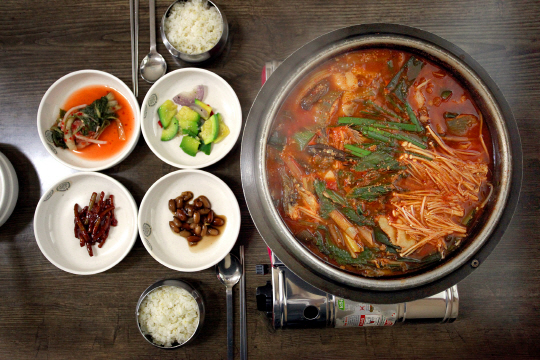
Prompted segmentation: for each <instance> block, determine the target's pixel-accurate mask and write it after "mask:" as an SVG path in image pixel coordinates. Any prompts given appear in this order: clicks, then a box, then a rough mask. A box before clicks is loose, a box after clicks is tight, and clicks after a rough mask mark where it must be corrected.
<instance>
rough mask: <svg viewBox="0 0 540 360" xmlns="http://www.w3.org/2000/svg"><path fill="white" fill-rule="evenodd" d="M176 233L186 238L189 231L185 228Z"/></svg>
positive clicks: (188, 235)
mask: <svg viewBox="0 0 540 360" xmlns="http://www.w3.org/2000/svg"><path fill="white" fill-rule="evenodd" d="M178 235H180V236H182V237H185V238H188V237H190V236H191V231H187V230H182V231H180V232H179V233H178Z"/></svg>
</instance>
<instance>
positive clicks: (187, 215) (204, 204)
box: [168, 191, 225, 246]
mask: <svg viewBox="0 0 540 360" xmlns="http://www.w3.org/2000/svg"><path fill="white" fill-rule="evenodd" d="M191 200H192V202H191ZM168 205H169V210H170V211H171V212H173V214H174V216H173V220H172V221H169V226H170V228H171V230H172V231H174V232H175V233H177V234H179V235H180V236H182V237H184V238H186V239H187V241H188V243H189V245H190V246H194V245H197V243H198V242H199V241H201V240H202V239H203V237H204V236H216V235H219V233H220V231H219V230H218V229H216V228H214V227H212V226H211V225H213V226H222V225H224V224H225V220H224V219H223V218H221V217H219V216H217V215H216V214H215V213H214V211H213V210H212V209H211V204H210V201H209V200H208V198H207V197H206V196H203V195H201V196H199V197H198V198H196V199H193V193H192V192H191V191H184V192H182V194H181V195H180V196H178V197H176V198H175V199H170V200H169V204H168Z"/></svg>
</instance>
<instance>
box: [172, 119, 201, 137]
mask: <svg viewBox="0 0 540 360" xmlns="http://www.w3.org/2000/svg"><path fill="white" fill-rule="evenodd" d="M197 115H199V114H197ZM175 119H177V120H178V125H180V129H182V134H185V135H191V136H197V134H199V122H198V121H189V120H185V119H179V118H178V116H177V117H176V118H175Z"/></svg>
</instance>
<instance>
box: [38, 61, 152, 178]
mask: <svg viewBox="0 0 540 360" xmlns="http://www.w3.org/2000/svg"><path fill="white" fill-rule="evenodd" d="M91 85H105V86H108V87H111V88H113V89H115V90H116V91H118V92H119V93H120V94H122V95H123V96H124V97H125V98H126V99H127V101H128V102H129V104H130V106H131V109H132V111H133V116H134V124H133V126H134V128H133V136H131V137H130V138H129V139H128V140H127V141H128V143H127V144H126V145H125V146H124V148H123V149H122V150H121V151H120V152H118V153H116V154H114V155H112V156H111V157H109V158H107V159H103V160H88V159H83V158H81V157H80V156H77V154H75V153H74V152H72V151H70V150H67V149H59V148H56V147H55V146H54V145H53V143H52V140H50V136H47V132H48V131H49V132H50V130H49V129H50V127H51V126H52V125H53V124H54V122H55V120H56V118H57V117H58V111H59V110H60V108H61V107H62V106H63V105H64V103H65V102H66V100H67V99H68V98H69V96H70V95H71V94H72V93H73V92H75V91H76V90H78V89H81V88H83V87H87V86H91ZM65 110H67V109H65ZM140 123H141V120H140V108H139V103H138V102H137V98H136V97H135V96H134V95H133V93H132V92H131V90H130V89H129V88H128V87H127V85H126V84H124V83H123V82H122V80H120V79H118V78H117V77H115V76H113V75H111V74H109V73H106V72H103V71H99V70H80V71H75V72H72V73H69V74H67V75H65V76H63V77H61V78H60V79H58V80H57V81H56V82H55V83H54V84H52V85H51V87H50V88H49V89H48V90H47V92H46V93H45V95H44V96H43V98H42V99H41V103H40V104H39V109H38V113H37V128H38V133H39V138H40V139H41V142H42V143H43V145H44V146H45V148H46V149H47V151H48V152H49V154H51V155H52V156H53V157H54V158H55V159H56V160H58V161H59V162H60V163H62V164H64V165H66V166H68V167H70V168H72V169H75V170H82V171H98V170H103V169H108V168H110V167H113V166H114V165H117V164H118V163H120V162H121V161H122V160H124V159H125V158H126V157H128V155H129V154H131V152H132V151H133V149H134V148H135V145H137V141H138V140H139V135H140ZM113 125H114V124H112V125H111V126H113ZM92 146H95V145H92Z"/></svg>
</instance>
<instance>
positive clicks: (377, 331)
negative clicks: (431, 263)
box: [0, 0, 540, 359]
mask: <svg viewBox="0 0 540 360" xmlns="http://www.w3.org/2000/svg"><path fill="white" fill-rule="evenodd" d="M218 4H219V5H221V6H222V7H223V10H224V12H225V13H226V15H227V18H228V20H229V24H230V30H231V35H232V36H231V44H230V49H229V50H228V52H227V53H226V54H224V55H223V56H222V57H221V58H220V59H219V60H218V61H216V62H214V63H212V64H211V65H208V66H207V67H206V68H207V69H209V70H211V71H213V72H215V73H217V74H218V75H220V76H222V77H223V78H224V79H225V80H226V81H228V82H229V84H230V85H231V86H232V87H233V89H234V90H235V91H236V93H237V94H238V97H239V99H240V103H241V105H242V111H243V113H244V121H245V118H246V116H247V113H248V111H249V108H250V106H251V104H252V102H253V100H254V98H255V96H256V94H257V91H258V90H259V88H260V73H261V69H262V67H263V64H264V63H265V61H268V60H272V59H275V60H282V59H284V58H285V57H287V56H288V55H289V54H291V53H292V52H293V51H295V50H296V49H297V48H298V47H300V46H301V45H303V44H304V43H306V42H308V41H310V40H312V39H314V38H315V37H317V36H319V35H322V34H324V33H326V32H329V31H332V30H335V29H338V28H340V27H344V26H348V25H353V24H358V23H374V22H387V23H400V24H404V25H409V26H414V27H418V28H421V29H423V30H427V31H430V32H433V33H434V34H436V35H439V36H441V37H443V38H445V39H447V40H449V41H451V42H453V43H454V44H456V45H458V46H459V47H461V48H463V49H464V50H465V51H467V52H468V53H469V54H470V55H471V56H472V57H473V58H474V59H476V60H477V61H478V62H479V63H480V64H481V65H482V66H483V67H484V68H485V69H486V70H487V72H488V73H489V74H490V75H491V76H492V78H493V79H494V80H495V81H496V82H497V84H498V85H499V86H500V88H501V90H502V92H503V93H504V94H505V96H506V99H507V100H508V102H509V104H510V106H511V107H512V109H513V112H514V115H515V117H516V119H517V121H518V124H519V128H520V134H521V137H522V142H523V153H524V182H523V188H522V193H521V202H520V204H519V206H518V209H517V211H516V214H515V216H514V219H513V221H512V223H511V224H510V226H509V227H508V230H507V232H506V235H505V236H504V238H503V239H502V241H501V242H500V244H499V245H498V247H497V248H496V249H495V251H493V253H492V254H491V256H490V257H489V259H488V260H487V261H486V262H485V263H484V264H483V265H482V266H481V267H480V268H479V269H478V270H476V271H475V272H474V273H473V274H472V275H471V276H469V277H468V278H466V279H465V280H463V281H462V282H461V283H460V284H459V292H460V300H461V301H460V314H459V318H458V321H456V322H455V323H453V324H447V325H439V324H435V325H425V324H424V325H407V324H404V325H396V326H394V327H391V328H367V329H350V330H337V329H328V330H285V331H281V330H279V331H274V330H272V329H271V328H270V326H269V322H268V321H267V319H266V318H265V316H264V315H263V314H262V313H260V312H259V311H257V309H256V304H255V296H254V294H255V288H256V287H257V286H261V285H264V284H265V282H266V280H268V279H269V277H268V276H258V275H256V274H255V271H254V270H255V265H256V264H259V263H268V256H267V253H266V246H265V244H264V242H263V241H262V239H261V237H260V236H259V234H258V233H257V230H256V229H255V227H254V225H253V222H252V221H251V218H250V216H249V213H248V210H247V207H246V204H245V201H244V198H243V194H242V186H241V180H240V142H238V144H237V145H236V147H235V148H234V149H233V151H232V152H231V153H230V154H229V155H227V156H226V157H225V158H224V159H223V160H221V161H220V162H218V163H217V164H215V165H213V166H210V167H208V168H206V170H207V171H209V172H211V173H213V174H215V175H217V176H219V177H220V178H222V179H223V180H224V181H225V182H226V183H227V184H228V185H229V186H230V187H231V188H232V190H233V191H234V193H235V194H236V196H237V198H238V201H239V202H240V205H241V208H242V230H241V234H240V238H239V240H238V242H237V246H236V248H235V249H234V251H235V252H238V245H240V244H243V245H245V246H246V253H247V267H246V269H247V306H248V338H249V339H248V351H249V356H250V358H257V359H278V358H284V359H304V358H312V359H336V358H351V359H353V358H354V359H356V358H377V359H387V358H388V359H391V358H444V359H454V358H484V357H486V358H514V359H517V358H534V357H538V356H540V341H539V340H540V330H539V327H538V318H539V315H540V246H539V245H538V242H539V240H540V235H539V234H540V222H539V221H538V215H539V213H540V205H539V204H540V192H539V188H540V182H539V179H540V155H539V154H540V141H539V139H540V126H539V125H538V124H539V114H540V101H539V98H540V90H539V89H540V41H539V39H540V22H539V21H538V19H539V18H540V4H539V3H538V2H535V1H519V2H517V1H516V2H513V1H446V2H439V3H438V4H437V5H433V4H431V5H428V3H427V2H424V1H412V0H409V1H403V0H396V1H384V2H383V1H371V0H366V1H362V2H358V1H353V0H351V1H344V0H342V1H308V0H297V1H284V0H277V1H241V0H230V1H218ZM168 5H169V3H168V2H167V1H161V0H159V1H157V9H156V16H157V17H158V21H159V19H160V17H161V15H162V14H163V12H164V11H165V9H166V8H167V6H168ZM140 24H141V27H140V44H139V45H140V46H139V55H140V56H139V61H140V60H142V58H143V56H144V55H145V54H146V53H147V51H148V48H149V40H148V34H149V29H148V10H147V4H146V3H142V2H141V6H140ZM129 29H130V28H129V3H128V1H127V0H125V1H117V0H111V1H95V0H90V1H86V2H72V1H59V0H50V1H27V0H16V1H15V0H4V1H2V2H1V4H0V151H1V152H2V153H4V154H5V155H6V156H7V157H8V158H9V159H10V160H11V162H12V163H13V165H14V167H15V169H16V172H17V175H18V178H19V185H20V194H19V199H18V202H17V206H16V208H15V211H14V213H13V215H12V216H11V218H10V219H9V220H8V221H7V223H6V224H4V225H3V226H2V227H1V228H0V289H2V295H1V296H0V298H1V301H0V324H1V326H0V358H1V359H27V358H35V359H116V358H125V359H153V358H155V359H157V358H159V359H173V358H174V359H176V358H185V359H221V358H225V357H226V318H225V288H224V287H223V286H222V285H221V284H220V283H218V280H217V279H216V277H215V274H214V269H213V268H211V269H208V270H205V271H201V272H197V273H178V272H175V271H172V270H170V269H168V268H166V267H164V266H162V265H161V264H159V263H158V262H156V261H155V260H154V259H153V258H152V257H151V256H150V255H149V254H148V253H147V251H146V250H145V248H144V247H143V245H142V243H141V242H140V239H139V240H138V241H137V243H136V244H135V246H134V248H133V249H132V251H131V252H130V253H129V255H128V256H127V257H126V258H125V259H124V260H123V261H122V262H121V263H120V264H118V265H117V266H116V267H114V268H113V269H111V270H109V271H106V272H105V273H101V274H98V275H92V276H76V275H72V274H69V273H66V272H64V271H62V270H59V269H57V268H56V267H55V266H54V265H52V264H51V263H49V261H47V259H45V257H44V256H43V255H42V253H41V252H40V250H39V248H38V246H37V244H36V242H35V239H34V232H33V225H32V224H33V222H32V221H33V216H34V211H35V207H36V204H37V203H38V201H39V199H40V197H41V195H42V194H43V193H44V191H45V190H46V189H48V188H49V187H50V186H52V185H53V184H54V183H55V182H57V181H58V180H59V179H61V178H62V177H64V176H67V175H68V174H70V173H72V172H74V171H72V170H70V169H68V168H66V167H64V166H63V165H61V164H59V163H58V162H56V161H55V160H54V159H53V158H52V157H51V156H50V155H49V154H48V153H47V152H46V150H45V148H44V147H43V145H42V144H41V142H40V140H39V137H38V134H37V131H36V113H37V108H38V105H39V102H40V100H41V97H42V96H43V94H44V93H45V91H46V90H47V88H48V87H49V86H50V85H51V84H52V83H53V82H54V81H56V80H57V79H58V78H60V77H61V76H63V75H65V74H67V73H69V72H71V71H76V70H80V69H99V70H103V71H107V72H109V73H111V74H113V75H115V76H117V77H119V78H120V79H122V80H123V81H124V82H126V83H127V84H128V85H129V86H131V65H130V64H131V59H130V30H129ZM158 50H159V51H160V52H161V53H162V54H164V56H165V58H166V60H167V62H168V67H169V71H171V70H174V69H178V68H180V67H181V65H179V64H177V63H175V62H174V61H173V59H172V57H171V56H170V55H169V54H168V53H167V51H166V49H165V48H164V46H163V45H162V44H161V43H160V41H159V39H158ZM182 66H183V65H182ZM139 84H140V87H139V101H140V102H142V100H143V98H144V95H145V94H146V92H147V91H148V89H149V84H147V83H145V82H144V81H142V80H139ZM174 170H176V169H175V168H173V167H171V166H169V165H167V164H165V163H164V162H162V161H161V160H159V159H158V158H157V157H156V156H155V155H154V154H153V153H152V152H151V151H150V149H149V148H148V146H147V145H146V143H145V141H144V139H143V138H142V136H141V138H140V140H139V142H138V144H137V147H136V149H135V150H134V151H133V153H132V154H131V155H130V156H129V157H128V158H127V159H126V160H124V161H123V162H122V163H121V164H119V165H117V166H115V167H113V168H111V169H108V170H106V171H103V173H105V174H107V175H110V176H112V177H113V178H115V179H117V180H119V181H120V182H122V183H123V184H124V185H125V186H126V187H127V188H128V189H129V190H130V191H131V193H132V194H133V196H134V198H135V200H136V201H137V203H138V204H140V201H141V200H142V198H143V196H144V194H145V192H146V191H147V189H148V188H149V187H150V186H151V185H152V184H153V183H154V182H155V181H156V180H158V179H159V178H160V177H161V176H163V175H165V174H168V173H170V172H171V171H174ZM169 277H181V278H183V279H185V280H188V281H190V282H192V283H194V284H195V285H196V286H197V288H198V289H200V290H201V291H202V293H203V295H204V298H205V299H206V302H207V322H206V324H205V327H204V331H203V332H202V334H201V336H200V337H198V338H197V339H196V341H195V342H194V343H193V344H191V345H189V346H186V347H183V348H180V349H178V350H175V351H164V350H160V349H157V348H154V347H152V346H151V345H149V344H148V343H147V342H146V341H144V340H143V338H142V337H141V335H140V334H139V331H138V329H137V325H136V322H135V305H136V303H137V299H138V297H139V295H140V294H141V292H142V291H143V290H144V289H145V288H146V287H147V286H149V285H150V284H152V283H153V282H154V281H156V280H158V279H162V278H169ZM236 296H238V295H237V293H236ZM237 304H238V302H237ZM235 328H236V330H237V334H236V346H237V348H236V354H237V356H238V346H239V340H238V329H239V326H238V323H237V324H236V327H235Z"/></svg>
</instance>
